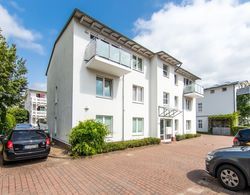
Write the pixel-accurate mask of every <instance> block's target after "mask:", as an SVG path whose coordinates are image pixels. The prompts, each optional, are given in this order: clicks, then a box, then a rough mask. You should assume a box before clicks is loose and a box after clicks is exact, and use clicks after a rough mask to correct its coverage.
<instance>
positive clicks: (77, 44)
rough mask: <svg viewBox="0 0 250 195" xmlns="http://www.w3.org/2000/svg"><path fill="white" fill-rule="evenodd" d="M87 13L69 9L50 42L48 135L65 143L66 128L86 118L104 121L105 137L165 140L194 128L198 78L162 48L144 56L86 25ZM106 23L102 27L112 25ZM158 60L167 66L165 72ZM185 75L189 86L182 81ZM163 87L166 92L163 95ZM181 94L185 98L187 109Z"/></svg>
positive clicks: (199, 95) (113, 138)
mask: <svg viewBox="0 0 250 195" xmlns="http://www.w3.org/2000/svg"><path fill="white" fill-rule="evenodd" d="M80 16H81V17H80ZM84 18H85V19H84ZM86 18H87V19H89V20H94V19H92V18H90V17H89V18H88V16H87V15H86V14H84V13H82V12H80V11H75V12H74V13H73V16H72V18H71V19H70V20H69V23H68V25H67V26H66V28H65V29H64V30H63V32H62V34H61V35H60V36H59V38H58V39H57V41H56V43H55V45H54V49H53V52H52V55H51V59H50V63H49V67H48V69H47V78H48V81H47V86H48V112H47V114H48V126H49V129H50V130H51V132H52V137H54V138H56V139H58V140H60V141H63V142H68V134H69V132H70V129H71V128H72V127H74V126H76V125H77V124H78V122H79V121H83V120H86V119H97V120H101V121H103V122H104V123H105V124H107V125H108V126H109V129H110V131H111V133H110V135H109V136H108V137H107V140H110V141H120V140H130V139H140V138H144V137H149V136H152V137H159V138H160V137H161V138H162V140H164V141H169V140H171V138H173V137H175V134H183V133H195V132H196V124H195V123H196V120H195V119H196V108H195V107H196V97H201V96H202V93H203V89H202V88H199V86H198V85H196V84H195V80H196V79H198V77H196V76H195V75H193V74H191V73H189V72H188V71H185V70H184V69H183V68H180V67H178V65H180V64H179V63H178V62H179V61H178V60H176V59H175V58H173V57H171V56H169V55H168V54H166V53H165V52H161V53H156V54H154V53H152V55H151V56H147V55H146V54H145V53H142V52H138V51H134V49H132V48H131V47H126V46H124V44H121V43H119V41H117V40H114V38H110V37H108V36H105V33H98V32H97V31H96V30H95V28H94V26H95V24H94V23H93V24H92V25H91V26H88V25H87V24H86V21H88V20H87V19H86ZM83 20H86V21H83ZM95 23H97V24H96V25H97V26H98V25H103V24H100V23H99V22H98V21H95ZM105 28H106V32H108V31H111V30H112V29H109V28H108V27H105ZM116 34H118V33H117V32H116ZM93 36H95V37H93ZM123 38H124V39H128V38H125V37H123ZM123 38H122V37H120V38H119V40H122V39H123ZM103 41H105V42H103ZM129 41H131V42H133V41H132V40H128V42H129ZM139 46H140V45H139ZM140 47H142V46H140ZM142 49H144V50H147V49H146V48H143V47H142ZM147 52H148V53H151V51H149V50H148V51H147ZM133 56H134V57H133ZM162 56H163V57H162ZM165 56H168V57H169V59H170V60H168V61H167V60H166V59H165V58H164V57H165ZM133 58H136V60H133ZM134 62H136V63H135V64H136V67H134V66H133V63H134ZM175 63H176V64H175ZM122 64H125V65H122ZM163 64H165V65H167V67H168V71H167V72H168V75H167V76H164V74H163V72H164V71H163V69H164V68H163ZM177 68H179V71H175V70H176V69H177ZM135 69H136V70H135ZM175 74H176V75H177V80H178V83H175V76H174V75H175ZM184 78H185V79H186V78H188V79H189V81H190V83H191V82H192V85H189V86H184ZM190 83H189V84H190ZM102 86H103V87H102ZM197 86H198V88H197ZM164 92H165V93H167V94H168V97H167V96H165V97H163V93H164ZM100 94H101V95H100ZM175 96H176V97H178V101H177V99H176V98H175ZM186 99H188V100H190V101H189V104H190V105H189V107H190V108H189V109H187V108H186ZM164 101H165V103H166V102H167V103H168V104H163V103H164ZM176 102H178V105H177V103H176ZM160 114H161V115H160ZM177 114H178V115H177ZM177 120H178V122H177ZM175 126H178V127H175ZM175 129H176V131H175ZM166 134H167V135H166Z"/></svg>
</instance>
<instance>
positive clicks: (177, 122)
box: [174, 119, 179, 131]
mask: <svg viewBox="0 0 250 195" xmlns="http://www.w3.org/2000/svg"><path fill="white" fill-rule="evenodd" d="M174 129H175V131H178V130H179V120H178V119H175V120H174Z"/></svg>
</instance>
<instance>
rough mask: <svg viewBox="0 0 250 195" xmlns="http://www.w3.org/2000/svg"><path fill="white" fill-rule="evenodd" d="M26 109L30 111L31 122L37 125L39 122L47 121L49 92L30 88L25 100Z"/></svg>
mask: <svg viewBox="0 0 250 195" xmlns="http://www.w3.org/2000/svg"><path fill="white" fill-rule="evenodd" d="M25 109H26V110H28V111H29V123H30V124H32V125H33V126H37V122H38V121H39V122H42V123H46V121H47V117H46V116H47V92H46V91H40V90H35V89H28V90H27V94H26V100H25Z"/></svg>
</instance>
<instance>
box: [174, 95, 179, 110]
mask: <svg viewBox="0 0 250 195" xmlns="http://www.w3.org/2000/svg"><path fill="white" fill-rule="evenodd" d="M174 106H175V107H176V108H178V106H179V98H178V96H174Z"/></svg>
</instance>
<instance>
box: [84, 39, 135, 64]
mask: <svg viewBox="0 0 250 195" xmlns="http://www.w3.org/2000/svg"><path fill="white" fill-rule="evenodd" d="M95 55H97V56H100V57H103V58H106V59H108V60H111V61H113V62H116V63H118V64H121V65H123V66H126V67H128V68H131V54H130V53H128V52H127V51H125V50H123V49H121V48H119V47H116V46H114V45H112V44H110V43H107V42H104V41H102V40H100V39H94V40H92V41H91V42H90V43H89V44H88V46H87V47H86V50H85V60H87V61H88V60H90V59H91V58H92V57H94V56H95Z"/></svg>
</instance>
